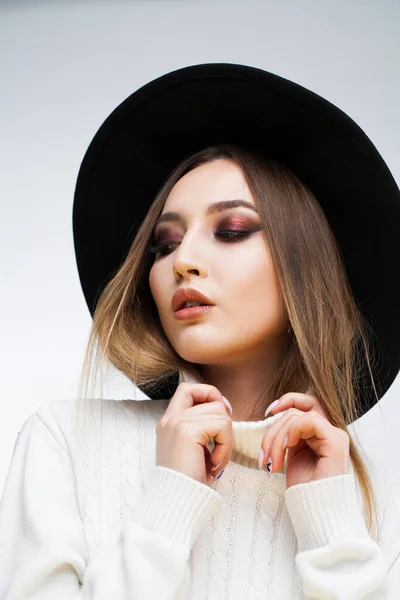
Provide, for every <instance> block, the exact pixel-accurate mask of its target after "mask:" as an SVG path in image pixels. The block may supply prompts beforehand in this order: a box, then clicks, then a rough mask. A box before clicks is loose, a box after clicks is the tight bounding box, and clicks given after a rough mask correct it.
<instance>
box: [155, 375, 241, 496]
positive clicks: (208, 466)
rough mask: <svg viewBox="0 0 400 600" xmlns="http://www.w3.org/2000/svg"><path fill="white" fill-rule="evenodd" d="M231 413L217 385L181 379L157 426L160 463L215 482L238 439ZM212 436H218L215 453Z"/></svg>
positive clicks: (158, 460) (209, 483)
mask: <svg viewBox="0 0 400 600" xmlns="http://www.w3.org/2000/svg"><path fill="white" fill-rule="evenodd" d="M231 416H232V412H231V409H229V408H228V405H227V404H225V401H224V400H223V396H222V394H221V392H220V391H219V390H218V389H217V388H216V387H215V386H213V385H207V384H203V383H187V382H185V381H184V382H182V383H180V384H179V385H178V387H177V389H176V392H175V394H174V395H173V396H172V398H171V400H170V402H169V404H168V407H167V409H166V411H165V413H164V414H163V416H162V418H161V419H160V421H159V422H158V423H157V426H156V434H157V446H156V465H157V466H161V467H168V468H170V469H174V470H175V471H180V472H181V473H184V474H185V475H188V476H189V477H192V478H193V479H196V481H199V482H200V483H204V484H205V485H208V486H209V485H211V483H213V481H214V480H215V476H216V475H217V474H218V473H219V472H220V471H221V469H224V468H225V467H226V465H227V464H228V462H229V459H230V455H231V452H232V448H233V441H234V440H233V428H232V418H231ZM211 438H214V440H215V448H214V450H213V451H212V453H210V451H209V449H208V448H207V444H208V442H209V441H210V439H211ZM218 463H221V464H220V465H219V466H218V468H217V469H215V470H214V471H212V467H214V466H217V465H218Z"/></svg>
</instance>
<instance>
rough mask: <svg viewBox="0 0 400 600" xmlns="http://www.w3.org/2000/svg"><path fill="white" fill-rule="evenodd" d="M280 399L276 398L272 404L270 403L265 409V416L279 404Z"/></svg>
mask: <svg viewBox="0 0 400 600" xmlns="http://www.w3.org/2000/svg"><path fill="white" fill-rule="evenodd" d="M278 402H279V400H274V402H272V404H270V405H269V406H268V408H267V410H266V411H265V415H264V416H265V417H266V416H267V415H268V414H269V412H270V410H271V409H273V408H274V406H276V405H277V404H278Z"/></svg>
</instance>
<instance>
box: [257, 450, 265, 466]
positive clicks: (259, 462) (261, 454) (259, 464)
mask: <svg viewBox="0 0 400 600" xmlns="http://www.w3.org/2000/svg"><path fill="white" fill-rule="evenodd" d="M263 460H264V450H263V449H262V448H261V450H260V452H259V453H258V461H257V462H258V468H259V469H261V468H262V463H263Z"/></svg>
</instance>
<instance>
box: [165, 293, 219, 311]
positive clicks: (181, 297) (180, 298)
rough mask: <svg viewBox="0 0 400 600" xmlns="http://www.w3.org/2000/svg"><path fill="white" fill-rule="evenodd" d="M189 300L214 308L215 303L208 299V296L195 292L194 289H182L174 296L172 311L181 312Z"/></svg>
mask: <svg viewBox="0 0 400 600" xmlns="http://www.w3.org/2000/svg"><path fill="white" fill-rule="evenodd" d="M188 300H190V301H192V302H194V301H196V302H201V303H202V304H207V305H209V306H214V303H213V302H211V300H210V298H207V296H204V294H202V293H201V292H199V291H198V290H195V289H194V288H182V289H180V290H178V291H177V292H175V294H174V295H173V296H172V310H173V311H177V310H180V309H181V308H183V305H184V304H185V302H187V301H188Z"/></svg>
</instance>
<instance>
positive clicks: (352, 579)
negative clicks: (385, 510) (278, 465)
mask: <svg viewBox="0 0 400 600" xmlns="http://www.w3.org/2000/svg"><path fill="white" fill-rule="evenodd" d="M393 489H395V488H393ZM285 500H286V506H287V509H288V512H289V515H290V518H291V520H292V523H293V526H294V529H295V532H296V536H297V541H298V550H299V551H298V554H297V555H296V558H295V562H296V565H297V569H298V572H299V575H300V579H301V583H302V589H303V594H304V598H305V599H307V600H308V599H310V600H311V599H312V600H364V599H365V600H367V599H368V600H394V599H397V598H400V511H399V510H398V508H399V507H400V503H393V504H392V506H393V507H397V508H395V509H391V510H392V514H391V515H387V518H386V519H385V520H384V521H383V528H384V529H385V528H389V527H393V526H394V527H395V528H396V529H397V534H396V533H395V534H394V535H393V536H392V535H391V539H393V540H395V542H394V543H393V544H392V545H391V547H390V557H391V558H390V560H389V561H388V560H387V558H385V556H384V554H383V552H382V549H381V548H380V547H379V546H378V545H377V543H375V542H374V541H373V539H372V538H371V537H370V535H369V532H368V529H367V527H366V524H365V521H364V518H363V514H362V511H361V508H360V506H359V504H358V499H357V494H356V480H355V475H354V474H353V473H349V474H347V475H338V476H336V477H329V478H326V479H320V480H317V481H311V482H309V483H306V484H299V485H294V486H292V487H290V488H289V489H287V490H286V491H285ZM378 516H379V515H378ZM386 537H387V536H386ZM383 539H385V531H383Z"/></svg>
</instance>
